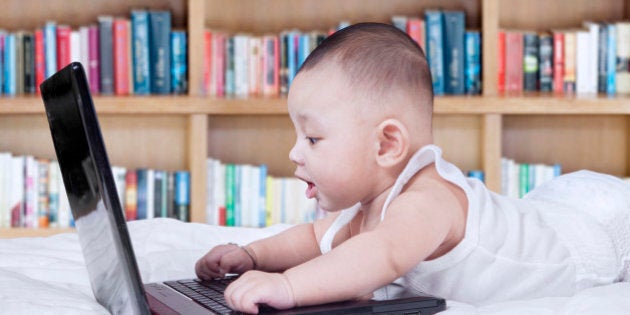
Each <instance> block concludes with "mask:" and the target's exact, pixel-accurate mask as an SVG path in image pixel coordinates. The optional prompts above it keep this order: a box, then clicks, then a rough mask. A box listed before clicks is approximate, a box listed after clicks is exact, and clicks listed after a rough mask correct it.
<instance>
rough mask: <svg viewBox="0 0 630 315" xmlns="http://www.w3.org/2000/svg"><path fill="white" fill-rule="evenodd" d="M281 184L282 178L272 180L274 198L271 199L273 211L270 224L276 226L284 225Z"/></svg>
mask: <svg viewBox="0 0 630 315" xmlns="http://www.w3.org/2000/svg"><path fill="white" fill-rule="evenodd" d="M283 183H284V181H283V180H282V178H274V179H273V186H274V188H273V191H274V198H273V201H274V202H273V203H274V205H273V210H272V212H271V222H272V224H276V223H285V221H284V217H283V211H284V209H283V208H282V204H283V201H282V191H283V188H282V186H283Z"/></svg>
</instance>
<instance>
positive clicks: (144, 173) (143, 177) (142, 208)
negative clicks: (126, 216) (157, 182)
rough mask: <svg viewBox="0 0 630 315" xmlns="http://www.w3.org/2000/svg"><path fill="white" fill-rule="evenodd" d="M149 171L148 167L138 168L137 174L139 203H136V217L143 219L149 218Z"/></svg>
mask: <svg viewBox="0 0 630 315" xmlns="http://www.w3.org/2000/svg"><path fill="white" fill-rule="evenodd" d="M148 173H149V171H148V170H147V169H142V168H141V169H137V170H136V176H137V177H138V183H137V186H136V187H137V198H138V203H137V205H136V219H137V220H142V219H146V218H147V213H148V209H147V207H148V205H147V195H148V194H147V187H148V182H147V181H148V179H149V176H148Z"/></svg>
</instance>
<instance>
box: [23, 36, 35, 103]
mask: <svg viewBox="0 0 630 315" xmlns="http://www.w3.org/2000/svg"><path fill="white" fill-rule="evenodd" d="M22 41H23V46H24V51H23V58H22V67H23V69H24V77H23V84H24V85H23V90H22V92H24V93H27V94H33V93H35V35H34V34H33V33H30V32H27V33H24V36H23V37H22Z"/></svg>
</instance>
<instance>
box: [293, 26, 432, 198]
mask: <svg viewBox="0 0 630 315" xmlns="http://www.w3.org/2000/svg"><path fill="white" fill-rule="evenodd" d="M288 104H289V114H290V116H291V119H292V121H293V123H294V125H295V129H296V133H297V141H296V144H295V146H294V148H293V150H291V153H290V158H291V160H292V161H293V162H294V163H296V164H297V165H298V170H297V171H296V175H297V176H298V177H302V179H304V180H306V181H307V182H309V180H310V177H309V176H310V175H309V174H312V173H313V172H314V170H312V169H311V170H303V171H301V165H306V164H305V162H308V160H309V159H312V162H311V163H309V164H310V166H311V167H310V168H314V167H313V164H314V163H313V162H314V161H315V160H316V159H319V161H322V160H323V161H327V163H323V165H321V167H320V168H324V170H322V169H318V170H317V172H318V173H321V172H322V171H325V168H327V167H328V168H335V169H338V168H342V169H344V168H345V169H348V168H356V169H359V170H360V171H362V172H363V173H367V174H368V175H370V173H371V170H375V169H377V168H378V169H381V170H386V171H388V172H391V173H392V175H397V173H398V172H399V171H400V170H401V169H402V167H404V164H405V163H406V161H407V159H408V158H409V157H410V156H411V154H413V153H414V152H415V151H416V150H418V149H419V148H420V147H422V146H423V145H426V144H429V143H432V141H433V136H432V131H431V119H432V111H433V90H432V84H431V75H430V72H429V67H428V64H427V61H426V58H425V57H424V54H423V53H422V50H421V49H420V47H419V46H418V45H417V44H416V43H415V42H414V41H413V40H412V39H411V38H410V37H409V36H407V34H405V33H404V32H402V31H400V30H398V29H396V28H395V27H393V26H391V25H386V24H379V23H360V24H355V25H351V26H349V27H346V28H344V29H342V30H340V31H337V32H336V33H334V34H332V35H331V36H329V37H328V38H327V39H326V40H324V41H323V42H322V43H321V44H320V45H319V46H318V47H317V48H316V49H315V50H314V51H313V52H312V53H311V54H310V55H309V56H308V58H307V59H306V61H305V62H304V64H303V65H302V68H301V69H300V71H299V72H298V74H297V76H296V77H295V79H294V81H293V83H292V85H291V89H290V91H289V96H288ZM320 154H321V155H322V156H318V155H320ZM346 164H347V165H346ZM401 165H402V166H401ZM366 170H367V172H366ZM301 172H302V173H304V174H301ZM307 173H309V174H307ZM337 175H338V174H337ZM372 175H373V174H372ZM305 177H308V178H305ZM336 177H339V176H336ZM361 177H362V176H361V174H359V173H356V174H354V175H352V176H350V175H349V176H348V180H351V179H353V178H361ZM333 181H334V179H333ZM338 184H340V185H344V186H342V187H348V186H346V185H348V184H352V183H349V182H348V183H338ZM320 190H321V189H320ZM307 194H308V193H307ZM313 194H315V192H313ZM313 194H312V195H313ZM350 205H351V204H350ZM350 205H349V206H350Z"/></svg>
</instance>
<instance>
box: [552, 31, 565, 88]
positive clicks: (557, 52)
mask: <svg viewBox="0 0 630 315" xmlns="http://www.w3.org/2000/svg"><path fill="white" fill-rule="evenodd" d="M552 34H553V35H552V37H553V88H552V90H553V91H554V92H555V93H563V92H564V54H565V53H564V33H563V32H561V31H553V32H552Z"/></svg>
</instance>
